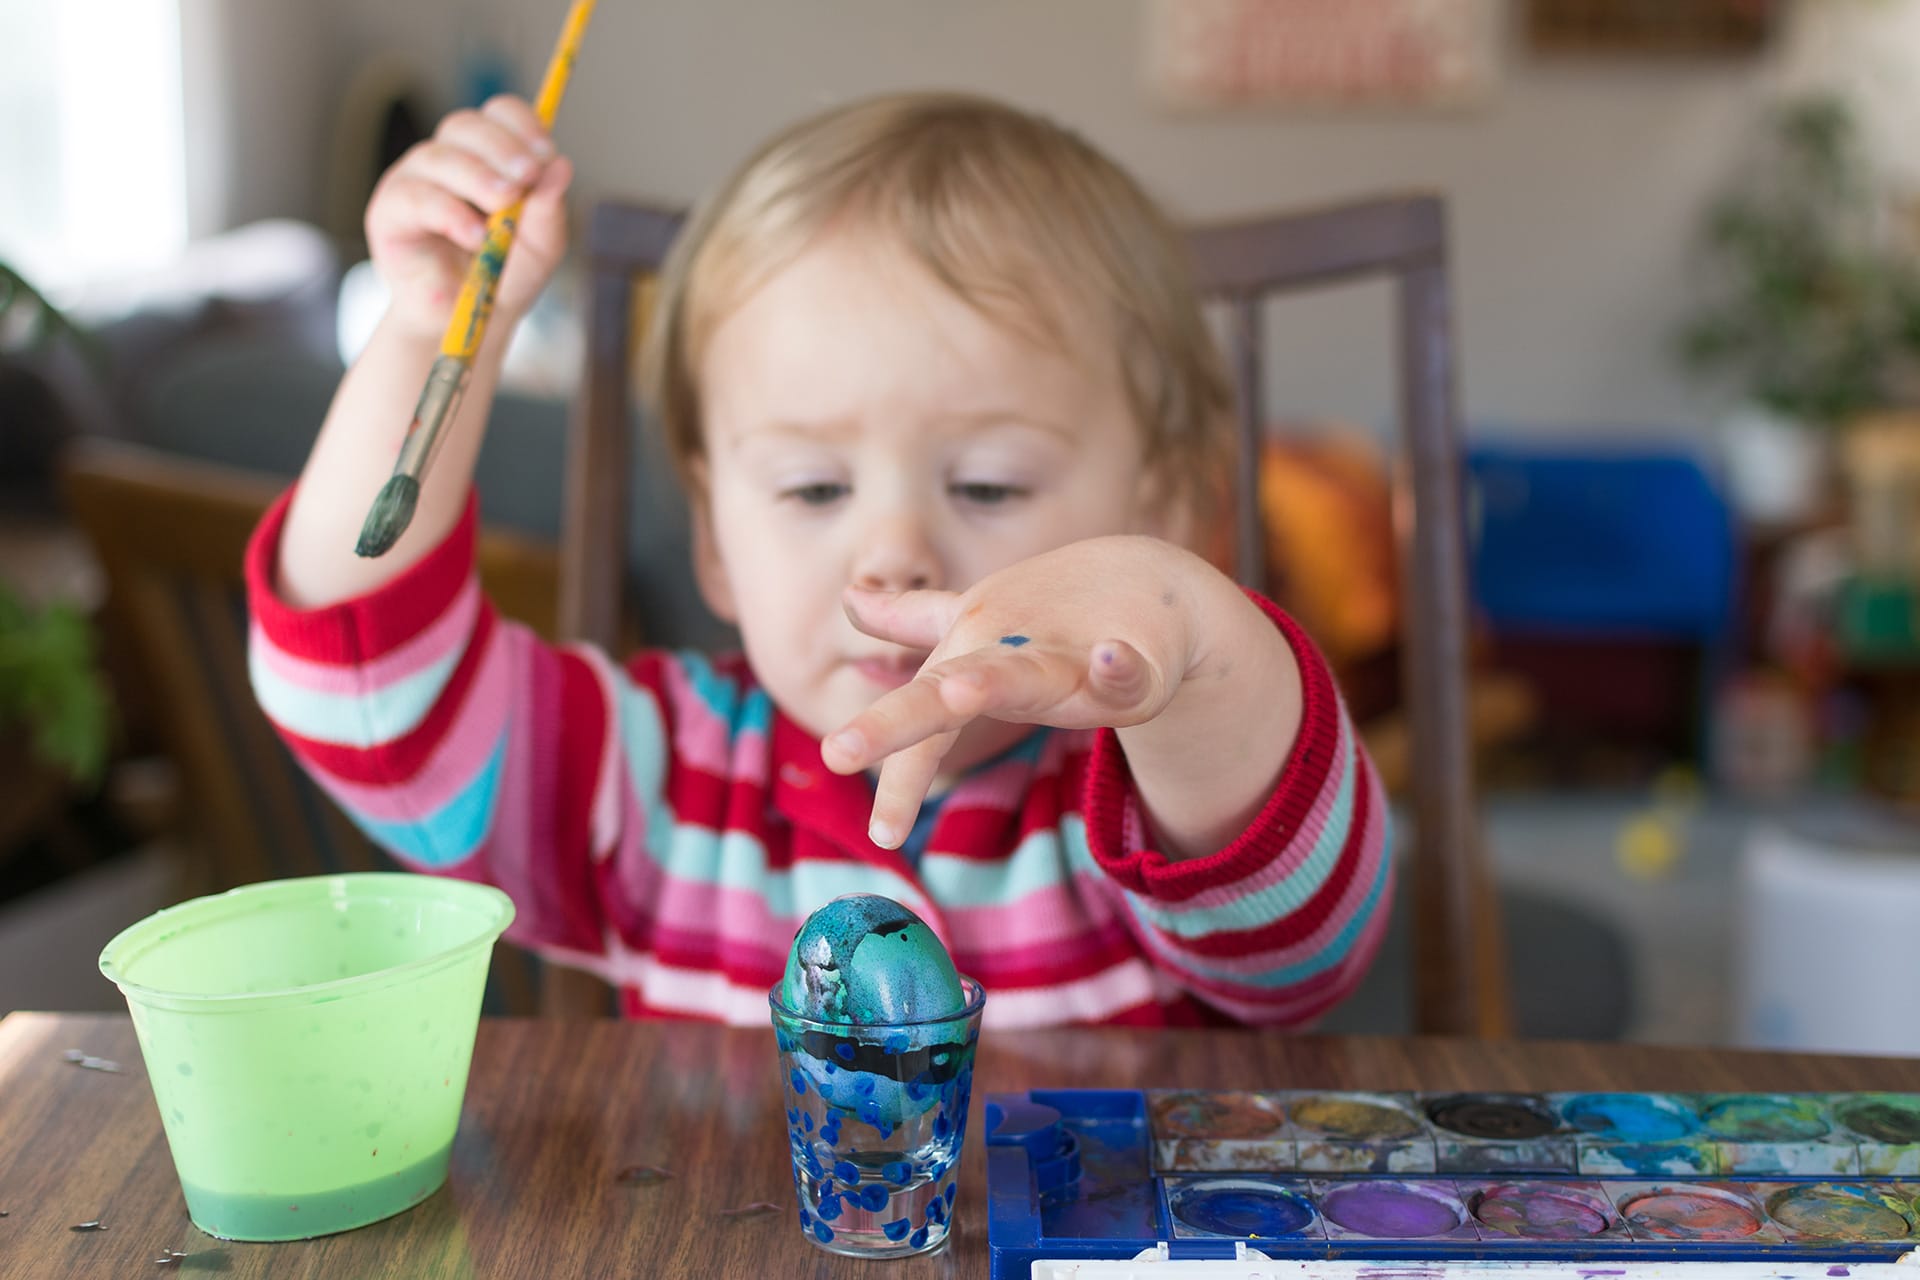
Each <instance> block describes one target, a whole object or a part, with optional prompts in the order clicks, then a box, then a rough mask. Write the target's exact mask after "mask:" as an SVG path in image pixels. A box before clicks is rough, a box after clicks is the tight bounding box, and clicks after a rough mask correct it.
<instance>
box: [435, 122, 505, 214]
mask: <svg viewBox="0 0 1920 1280" xmlns="http://www.w3.org/2000/svg"><path fill="white" fill-rule="evenodd" d="M407 173H408V176H409V177H410V178H411V179H412V180H414V181H418V182H431V183H435V184H438V185H439V186H442V187H445V188H446V189H447V190H448V191H451V192H452V193H453V194H454V195H456V196H459V197H460V198H461V199H462V200H465V201H466V202H467V203H468V204H471V205H474V206H475V207H477V208H480V209H484V210H486V211H487V212H488V213H492V212H494V211H495V210H497V209H503V208H505V207H506V206H507V205H509V204H511V203H513V201H514V199H515V198H516V197H518V196H519V195H520V193H521V190H522V186H521V184H520V183H518V182H515V181H514V180H513V179H512V178H509V177H507V176H506V175H505V174H503V173H501V172H500V171H499V170H498V169H496V168H494V167H493V166H492V165H490V164H488V163H487V162H486V161H485V160H483V159H481V158H480V157H479V156H478V155H476V154H475V153H474V152H472V151H469V150H467V149H466V148H465V147H457V146H454V145H453V144H452V143H450V142H441V141H438V140H436V141H432V142H423V143H421V144H420V145H419V146H417V147H415V148H414V149H413V154H412V155H411V156H409V157H408V161H407Z"/></svg>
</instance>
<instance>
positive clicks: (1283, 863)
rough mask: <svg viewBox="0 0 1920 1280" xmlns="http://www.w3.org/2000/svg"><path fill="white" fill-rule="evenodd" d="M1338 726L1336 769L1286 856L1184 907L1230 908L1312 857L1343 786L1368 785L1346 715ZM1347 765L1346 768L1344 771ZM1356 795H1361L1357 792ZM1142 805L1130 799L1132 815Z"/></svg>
mask: <svg viewBox="0 0 1920 1280" xmlns="http://www.w3.org/2000/svg"><path fill="white" fill-rule="evenodd" d="M1338 723H1339V726H1340V738H1339V741H1338V743H1336V744H1335V747H1334V757H1333V758H1334V761H1335V765H1334V767H1333V768H1331V769H1329V770H1327V778H1326V781H1325V782H1324V783H1323V784H1322V785H1321V787H1320V794H1318V795H1316V796H1315V797H1314V798H1313V805H1312V807H1311V808H1309V809H1308V810H1307V814H1306V816H1305V817H1304V818H1302V819H1301V821H1300V826H1299V829H1298V830H1296V831H1295V832H1294V833H1293V836H1292V838H1291V839H1289V840H1288V841H1287V848H1286V852H1285V853H1283V854H1281V855H1280V856H1279V857H1277V858H1274V859H1273V860H1272V861H1271V862H1268V863H1266V864H1265V865H1263V866H1261V867H1259V868H1258V869H1257V870H1255V871H1253V872H1251V873H1250V874H1248V875H1245V876H1242V877H1241V878H1240V879H1238V880H1235V881H1233V882H1231V883H1229V884H1221V885H1214V886H1212V887H1211V888H1207V889H1202V890H1200V891H1199V892H1198V893H1195V894H1194V895H1193V896H1192V897H1190V898H1188V899H1186V901H1185V902H1183V903H1181V904H1180V905H1181V906H1183V907H1196V908H1219V907H1230V906H1233V905H1235V904H1236V903H1238V902H1240V901H1241V900H1242V899H1244V898H1246V897H1247V895H1249V894H1253V893H1258V892H1260V891H1261V890H1262V889H1268V888H1271V887H1272V886H1274V885H1276V884H1279V883H1280V882H1281V881H1282V880H1285V879H1286V878H1287V877H1288V876H1291V875H1293V874H1295V873H1296V872H1298V871H1299V870H1300V867H1301V864H1303V863H1304V862H1306V860H1307V859H1308V858H1309V857H1310V856H1311V855H1312V853H1313V849H1314V846H1315V845H1317V844H1319V843H1320V838H1321V836H1322V835H1323V834H1324V833H1325V832H1326V829H1327V824H1328V823H1329V822H1330V821H1332V819H1333V805H1334V801H1335V800H1336V799H1337V798H1338V797H1339V795H1340V785H1341V784H1342V783H1343V782H1345V781H1347V779H1348V778H1352V779H1353V782H1354V785H1355V787H1356V788H1357V787H1360V786H1364V785H1366V775H1365V774H1364V773H1359V774H1356V773H1355V772H1354V771H1355V770H1356V769H1357V768H1359V766H1360V758H1359V756H1358V755H1351V754H1348V753H1349V752H1350V751H1351V750H1352V747H1353V726H1352V724H1351V723H1350V722H1349V721H1348V719H1347V717H1346V715H1345V714H1344V713H1342V714H1341V716H1340V717H1339V721H1338ZM1343 762H1344V767H1342V763H1343ZM1355 794H1358V793H1357V791H1356V793H1355ZM1139 805H1140V800H1139V796H1138V795H1137V794H1136V795H1133V796H1130V797H1129V798H1128V801H1127V808H1128V810H1129V811H1130V812H1137V811H1138V809H1139Z"/></svg>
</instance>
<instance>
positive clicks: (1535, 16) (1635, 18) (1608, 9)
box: [1526, 0, 1783, 55]
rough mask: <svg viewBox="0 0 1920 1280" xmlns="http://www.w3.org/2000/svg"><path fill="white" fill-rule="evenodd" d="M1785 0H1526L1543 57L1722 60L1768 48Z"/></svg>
mask: <svg viewBox="0 0 1920 1280" xmlns="http://www.w3.org/2000/svg"><path fill="white" fill-rule="evenodd" d="M1782 7H1783V5H1782V3H1781V0H1526V13H1527V20H1526V32H1527V44H1528V46H1529V47H1530V48H1531V49H1532V50H1533V51H1534V52H1535V53H1543V54H1649V55H1670V54H1680V55H1716V54H1741V53H1753V52H1757V51H1758V50H1760V49H1762V48H1764V47H1765V46H1766V44H1767V42H1768V40H1769V39H1770V38H1771V37H1772V35H1773V31H1774V28H1775V27H1776V26H1777V25H1778V22H1779V16H1780V10H1781V8H1782Z"/></svg>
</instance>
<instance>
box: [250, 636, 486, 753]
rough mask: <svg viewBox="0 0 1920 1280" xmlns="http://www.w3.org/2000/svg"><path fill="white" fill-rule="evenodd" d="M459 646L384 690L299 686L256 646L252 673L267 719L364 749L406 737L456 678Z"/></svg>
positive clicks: (334, 742)
mask: <svg viewBox="0 0 1920 1280" xmlns="http://www.w3.org/2000/svg"><path fill="white" fill-rule="evenodd" d="M460 653H461V651H460V649H458V648H455V649H453V650H451V651H450V652H448V653H447V654H446V655H444V656H443V657H439V658H436V659H434V661H433V662H431V663H429V664H428V665H427V666H424V667H422V668H421V669H420V670H418V671H416V672H414V673H413V674H412V675H410V676H407V677H405V678H403V679H400V680H396V681H394V682H393V683H392V684H389V685H387V686H386V687H385V688H381V689H356V690H353V691H352V692H349V693H323V692H321V691H319V690H317V689H308V688H303V687H302V686H300V685H297V684H294V683H293V682H291V681H289V680H287V679H286V678H285V677H283V676H282V675H280V673H278V672H277V671H275V670H273V668H272V667H270V666H268V665H267V662H266V659H265V658H264V657H263V656H262V655H261V653H260V649H259V646H258V645H257V644H256V645H255V646H254V647H253V648H252V649H250V650H249V651H248V655H247V674H248V676H249V677H250V678H251V680H252V682H253V692H254V696H255V697H256V698H258V699H259V701H260V707H261V709H262V710H264V711H265V712H266V713H267V718H268V719H270V720H272V721H273V722H274V723H276V724H278V725H279V726H280V727H281V728H283V729H288V730H291V731H292V732H294V733H297V734H299V735H300V736H301V737H303V738H309V739H311V740H313V741H315V742H325V743H330V744H332V745H335V746H342V747H353V748H356V749H357V750H361V751H365V750H367V749H368V748H370V747H377V746H380V745H382V744H383V743H388V742H393V741H395V740H397V739H399V738H404V737H406V736H407V734H409V733H411V732H413V730H414V729H415V728H417V727H418V726H419V724H420V722H421V721H422V720H424V719H426V716H427V712H428V711H430V710H432V709H433V704H434V702H435V700H436V699H438V698H439V697H440V694H441V692H442V691H443V690H445V689H446V687H447V681H448V680H450V679H452V678H453V671H454V668H455V667H457V666H458V665H459V663H460Z"/></svg>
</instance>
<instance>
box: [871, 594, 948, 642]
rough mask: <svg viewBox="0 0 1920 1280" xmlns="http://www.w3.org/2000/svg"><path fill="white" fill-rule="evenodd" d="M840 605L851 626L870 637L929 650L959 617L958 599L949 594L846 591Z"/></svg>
mask: <svg viewBox="0 0 1920 1280" xmlns="http://www.w3.org/2000/svg"><path fill="white" fill-rule="evenodd" d="M841 604H842V606H843V607H844V608H845V609H846V611H847V617H848V619H849V620H850V621H851V622H852V623H853V625H854V626H856V627H858V628H860V630H862V631H864V632H866V633H867V634H868V635H870V636H876V637H878V638H879V639H882V640H891V641H893V642H894V643H895V644H903V645H905V646H907V647H908V648H909V649H932V648H933V647H935V646H936V645H938V644H939V643H940V641H941V640H942V639H943V638H944V637H945V636H946V634H947V632H948V631H949V630H951V629H952V628H953V624H954V620H955V619H957V618H958V617H959V616H960V597H959V596H957V595H955V594H954V593H953V592H951V591H868V590H866V589H865V588H864V587H848V588H847V589H846V590H845V591H844V592H843V593H842V594H841Z"/></svg>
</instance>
